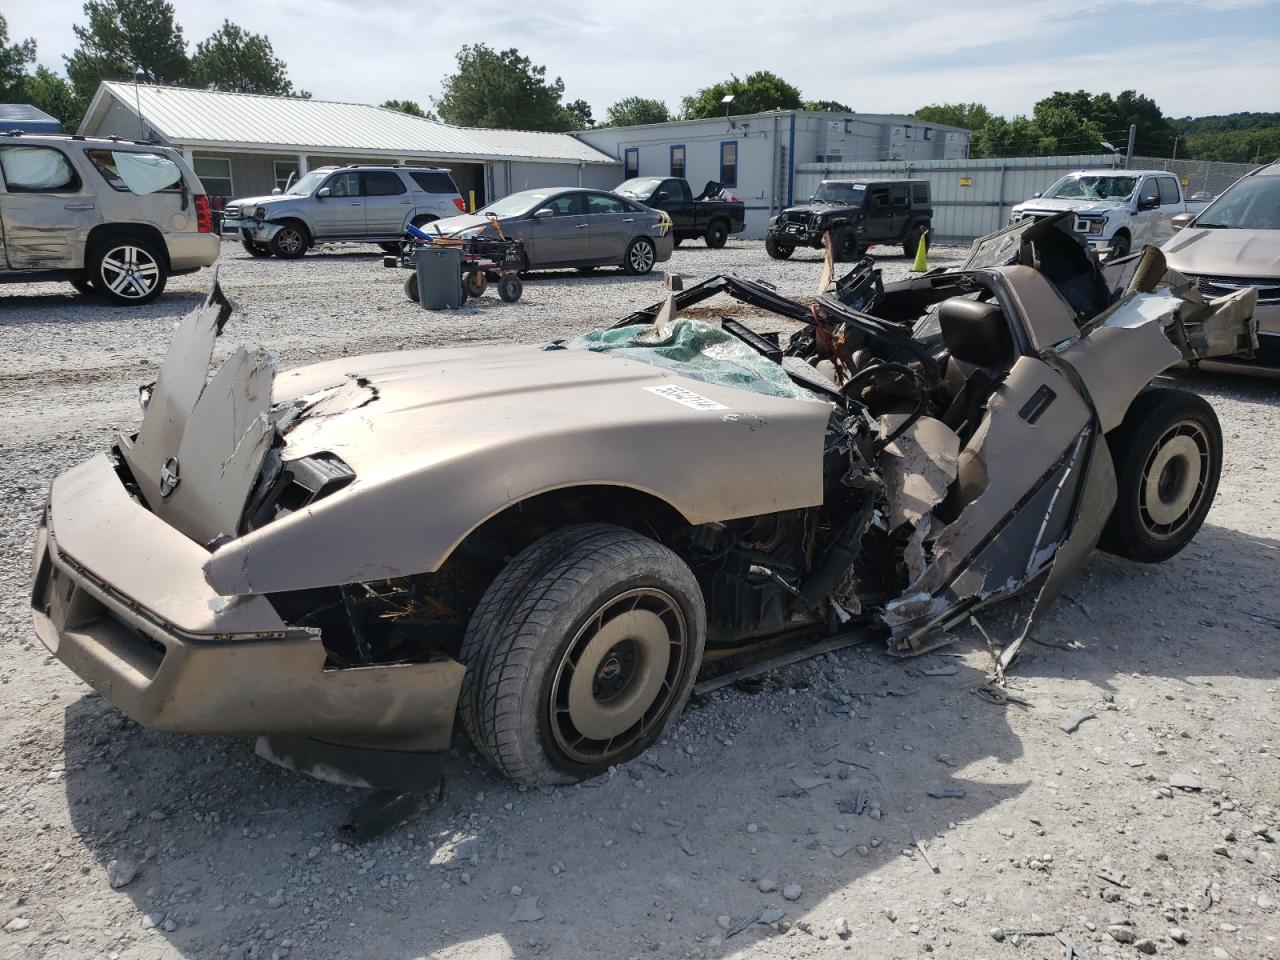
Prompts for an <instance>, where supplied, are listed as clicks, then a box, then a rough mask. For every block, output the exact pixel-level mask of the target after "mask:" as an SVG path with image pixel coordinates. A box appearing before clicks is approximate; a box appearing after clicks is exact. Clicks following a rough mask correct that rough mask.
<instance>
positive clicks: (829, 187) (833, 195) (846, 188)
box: [813, 180, 867, 207]
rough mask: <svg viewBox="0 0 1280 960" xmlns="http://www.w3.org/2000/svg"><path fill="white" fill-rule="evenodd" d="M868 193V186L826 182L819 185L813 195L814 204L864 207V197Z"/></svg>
mask: <svg viewBox="0 0 1280 960" xmlns="http://www.w3.org/2000/svg"><path fill="white" fill-rule="evenodd" d="M866 192H867V187H866V184H862V183H837V182H835V181H833V180H824V181H823V182H822V183H820V184H819V185H818V190H817V192H816V193H815V194H814V195H813V202H814V203H841V204H847V205H848V206H851V207H860V206H862V195H863V194H864V193H866Z"/></svg>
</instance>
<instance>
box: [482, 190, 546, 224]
mask: <svg viewBox="0 0 1280 960" xmlns="http://www.w3.org/2000/svg"><path fill="white" fill-rule="evenodd" d="M552 196H554V194H553V193H551V191H549V190H521V191H520V192H519V193H513V194H511V196H509V197H503V198H502V199H501V200H495V201H493V203H491V204H489V205H488V206H487V207H481V208H480V209H479V210H477V211H476V214H477V215H478V216H481V217H499V218H501V217H522V216H524V215H525V214H527V213H532V212H533V211H534V210H536V209H538V207H540V206H541V205H542V204H543V203H545V202H546V201H547V200H548V199H550V198H551V197H552Z"/></svg>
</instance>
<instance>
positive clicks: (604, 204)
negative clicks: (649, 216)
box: [587, 193, 627, 213]
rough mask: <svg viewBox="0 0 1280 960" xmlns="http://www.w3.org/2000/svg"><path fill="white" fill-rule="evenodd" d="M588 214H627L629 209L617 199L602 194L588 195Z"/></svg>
mask: <svg viewBox="0 0 1280 960" xmlns="http://www.w3.org/2000/svg"><path fill="white" fill-rule="evenodd" d="M587 212H588V213H626V212H627V208H626V206H625V205H624V204H623V202H622V201H621V200H619V199H618V198H617V197H606V196H605V195H604V194H601V193H592V194H588V195H587Z"/></svg>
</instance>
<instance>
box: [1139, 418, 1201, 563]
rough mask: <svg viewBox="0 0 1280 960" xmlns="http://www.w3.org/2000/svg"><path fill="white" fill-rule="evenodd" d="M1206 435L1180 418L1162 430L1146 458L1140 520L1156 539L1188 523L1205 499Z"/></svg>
mask: <svg viewBox="0 0 1280 960" xmlns="http://www.w3.org/2000/svg"><path fill="white" fill-rule="evenodd" d="M1209 450H1210V447H1209V436H1208V434H1207V433H1206V432H1205V430H1204V427H1202V426H1201V425H1200V424H1199V423H1196V422H1195V421H1192V420H1183V421H1180V422H1178V423H1176V424H1174V425H1173V426H1172V427H1170V428H1169V430H1168V431H1166V432H1165V434H1164V436H1162V437H1161V438H1160V442H1159V443H1157V444H1156V448H1155V450H1153V451H1152V453H1151V456H1150V457H1148V458H1147V463H1146V466H1145V467H1144V468H1143V471H1142V486H1141V489H1140V491H1139V497H1140V503H1139V507H1140V508H1141V515H1142V522H1143V524H1144V525H1145V526H1146V528H1147V532H1148V533H1150V534H1151V536H1153V537H1155V538H1157V539H1168V538H1169V537H1172V536H1174V535H1176V534H1177V533H1178V531H1180V530H1181V529H1182V528H1183V527H1185V526H1186V525H1187V523H1188V522H1190V520H1191V518H1192V517H1193V516H1195V514H1196V511H1197V510H1199V508H1200V504H1201V502H1202V501H1203V500H1204V492H1205V485H1206V482H1207V480H1208V477H1209Z"/></svg>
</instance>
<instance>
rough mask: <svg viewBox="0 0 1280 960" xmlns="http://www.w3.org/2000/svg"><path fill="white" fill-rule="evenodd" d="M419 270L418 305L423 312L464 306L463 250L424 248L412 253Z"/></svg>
mask: <svg viewBox="0 0 1280 960" xmlns="http://www.w3.org/2000/svg"><path fill="white" fill-rule="evenodd" d="M413 260H414V264H415V265H416V267H417V270H418V302H419V303H420V304H422V307H423V309H424V310H445V309H449V308H453V307H460V306H462V250H461V249H459V248H458V247H445V246H425V247H419V248H418V249H417V250H415V251H414V252H413Z"/></svg>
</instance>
